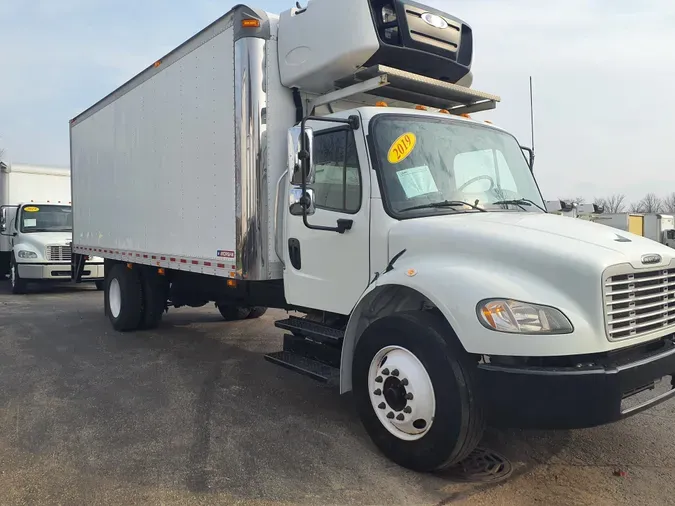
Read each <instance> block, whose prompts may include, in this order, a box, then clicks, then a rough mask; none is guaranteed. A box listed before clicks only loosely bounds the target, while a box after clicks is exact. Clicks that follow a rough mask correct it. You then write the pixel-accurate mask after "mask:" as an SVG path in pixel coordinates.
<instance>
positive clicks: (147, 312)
mask: <svg viewBox="0 0 675 506" xmlns="http://www.w3.org/2000/svg"><path fill="white" fill-rule="evenodd" d="M141 287H142V290H143V314H142V316H141V323H140V325H139V328H141V329H145V330H151V329H155V328H157V326H158V325H159V323H160V322H161V321H162V315H163V314H164V310H165V308H166V300H167V291H168V287H167V284H166V279H165V278H164V277H163V276H160V275H158V274H157V272H156V271H155V270H154V269H151V268H145V269H143V271H142V272H141Z"/></svg>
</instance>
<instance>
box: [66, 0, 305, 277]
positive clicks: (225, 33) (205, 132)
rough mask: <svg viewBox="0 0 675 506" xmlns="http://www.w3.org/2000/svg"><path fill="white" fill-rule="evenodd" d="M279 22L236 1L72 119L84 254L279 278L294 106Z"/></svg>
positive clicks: (78, 238) (79, 243)
mask: <svg viewBox="0 0 675 506" xmlns="http://www.w3.org/2000/svg"><path fill="white" fill-rule="evenodd" d="M243 19H258V20H260V27H259V28H258V29H250V30H246V29H243V28H242V26H243V24H242V20H243ZM275 26H276V19H275V18H274V17H271V16H268V15H267V14H265V13H264V12H260V11H255V10H252V9H249V8H247V7H244V6H238V7H236V8H235V9H234V10H232V11H230V12H229V13H227V14H226V15H225V16H223V17H221V18H220V19H219V20H217V21H216V22H214V23H213V24H211V25H210V26H209V27H207V28H205V29H204V30H202V31H201V32H200V33H198V34H197V35H195V36H194V37H193V38H191V39H190V40H188V41H187V42H185V43H184V44H182V45H181V46H179V47H178V48H176V49H175V50H174V51H172V52H171V53H169V54H168V55H167V56H165V57H164V58H162V59H161V60H159V61H158V62H157V63H156V64H155V65H153V66H150V67H149V68H147V69H146V70H145V71H143V72H142V73H141V74H139V75H137V76H136V77H135V78H133V79H132V80H130V81H129V82H127V83H126V84H124V85H123V86H122V87H120V88H119V89H118V90H116V91H115V92H113V93H112V94H111V95H109V96H108V97H106V98H104V99H103V100H101V101H100V102H99V103H98V104H95V105H94V106H92V107H91V108H90V109H88V110H87V111H85V112H83V113H82V114H80V115H79V116H78V117H76V118H74V119H73V120H72V121H71V128H70V135H71V160H72V162H71V165H72V174H73V229H74V231H73V240H74V246H75V247H74V250H75V251H76V252H79V253H85V254H87V253H92V252H93V253H97V254H100V255H101V256H104V257H107V258H116V259H120V260H124V259H128V258H130V257H133V258H134V261H137V262H140V263H148V264H152V265H160V266H165V267H170V268H175V269H184V270H188V271H192V272H203V273H205V274H212V275H218V276H229V277H240V278H246V279H252V280H264V279H274V278H279V277H281V263H280V261H279V260H278V258H277V257H276V253H275V251H274V236H273V230H272V229H273V223H274V197H275V189H276V183H277V181H278V179H279V177H280V176H281V172H282V169H283V168H284V166H285V160H286V135H287V128H288V126H289V125H292V124H293V122H294V118H295V108H294V105H293V99H292V94H291V92H290V90H287V89H285V88H283V87H281V85H280V84H279V83H280V80H279V73H278V64H277V57H276V44H274V43H269V44H268V43H267V42H269V38H270V30H271V29H272V27H275ZM244 35H245V36H244ZM251 35H253V36H251ZM235 86H237V87H240V86H244V87H246V89H245V90H243V91H241V90H239V89H237V93H235ZM235 96H237V97H245V100H236V99H235ZM270 160H274V161H276V162H275V163H274V164H272V163H270ZM280 162H281V163H280Z"/></svg>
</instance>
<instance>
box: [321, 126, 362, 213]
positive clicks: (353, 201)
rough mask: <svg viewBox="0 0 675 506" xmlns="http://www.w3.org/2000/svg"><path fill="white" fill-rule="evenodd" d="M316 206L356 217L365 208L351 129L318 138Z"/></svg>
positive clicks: (329, 133)
mask: <svg viewBox="0 0 675 506" xmlns="http://www.w3.org/2000/svg"><path fill="white" fill-rule="evenodd" d="M313 154H314V167H315V177H314V183H313V184H312V185H310V187H311V188H312V189H313V190H314V206H315V207H316V208H317V209H327V210H330V211H337V212H342V213H349V214H354V213H357V212H358V211H359V209H360V208H361V171H360V168H359V159H358V155H357V152H356V143H355V141H354V133H353V132H352V131H351V130H349V129H340V130H332V131H329V132H325V133H321V132H318V133H315V135H314V149H313Z"/></svg>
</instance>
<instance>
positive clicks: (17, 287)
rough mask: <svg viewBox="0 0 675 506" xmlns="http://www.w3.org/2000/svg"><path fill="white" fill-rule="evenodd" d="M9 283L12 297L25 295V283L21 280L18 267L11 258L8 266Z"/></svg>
mask: <svg viewBox="0 0 675 506" xmlns="http://www.w3.org/2000/svg"><path fill="white" fill-rule="evenodd" d="M9 281H10V283H11V284H12V293H13V294H14V295H21V294H24V293H26V281H25V280H24V279H22V278H21V275H20V274H19V266H18V265H17V264H16V262H15V261H14V258H12V260H11V263H10V266H9Z"/></svg>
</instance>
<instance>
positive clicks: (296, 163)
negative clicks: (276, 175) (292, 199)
mask: <svg viewBox="0 0 675 506" xmlns="http://www.w3.org/2000/svg"><path fill="white" fill-rule="evenodd" d="M300 130H301V128H300V127H299V126H295V127H293V128H290V129H289V130H288V173H289V174H290V175H291V184H295V185H301V184H302V172H301V168H302V167H304V168H305V180H306V182H307V184H311V183H313V182H314V156H313V152H314V132H313V131H312V129H311V128H309V127H305V146H304V148H305V149H304V150H303V149H302V145H301V142H300Z"/></svg>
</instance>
